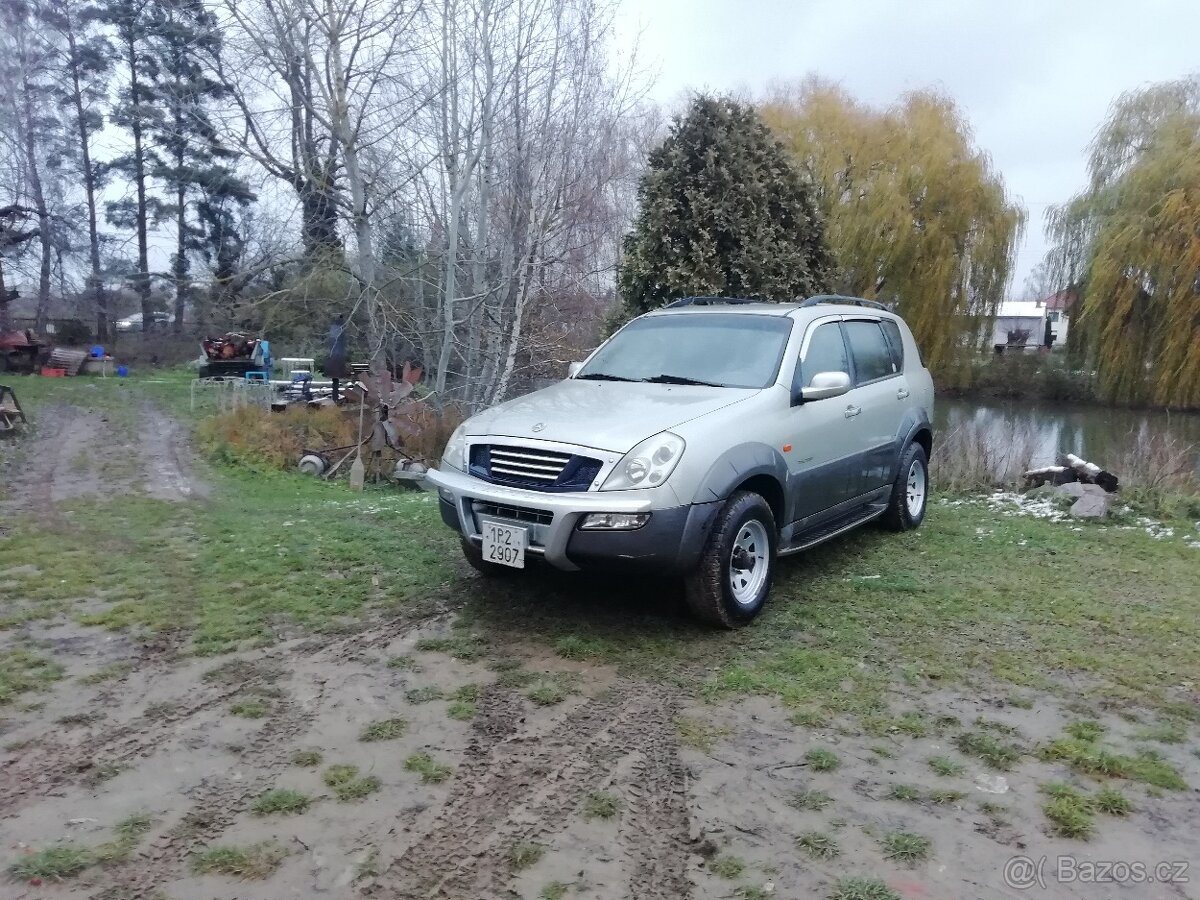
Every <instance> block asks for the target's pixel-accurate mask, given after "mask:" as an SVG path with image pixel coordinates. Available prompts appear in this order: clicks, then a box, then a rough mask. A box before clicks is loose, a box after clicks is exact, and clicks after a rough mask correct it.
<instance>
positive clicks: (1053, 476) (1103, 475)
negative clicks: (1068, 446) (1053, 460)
mask: <svg viewBox="0 0 1200 900" xmlns="http://www.w3.org/2000/svg"><path fill="white" fill-rule="evenodd" d="M1024 478H1025V489H1026V490H1032V489H1033V488H1038V487H1041V486H1042V485H1044V484H1054V485H1059V484H1070V483H1071V482H1073V481H1078V482H1081V483H1083V484H1095V485H1099V486H1100V487H1102V488H1104V490H1105V491H1106V492H1108V493H1110V494H1112V493H1115V492H1116V491H1117V489H1118V488H1119V487H1120V479H1119V478H1117V476H1116V475H1114V474H1113V473H1112V472H1109V471H1107V470H1105V469H1102V468H1100V467H1099V466H1098V465H1096V464H1095V463H1091V462H1088V461H1087V460H1085V459H1083V458H1081V457H1078V456H1076V455H1075V454H1074V453H1062V454H1059V456H1058V465H1055V466H1043V467H1042V468H1040V469H1030V470H1029V471H1028V472H1026V473H1025V475H1024Z"/></svg>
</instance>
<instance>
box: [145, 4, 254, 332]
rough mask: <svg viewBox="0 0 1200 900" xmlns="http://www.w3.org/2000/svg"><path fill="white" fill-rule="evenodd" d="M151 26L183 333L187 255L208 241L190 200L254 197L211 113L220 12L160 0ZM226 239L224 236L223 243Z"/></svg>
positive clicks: (221, 224)
mask: <svg viewBox="0 0 1200 900" xmlns="http://www.w3.org/2000/svg"><path fill="white" fill-rule="evenodd" d="M150 29H151V35H152V37H151V40H150V42H149V47H150V53H151V54H152V56H153V58H154V60H155V63H156V70H157V76H158V78H157V90H156V95H157V97H158V98H159V101H160V102H161V104H162V111H163V115H162V118H161V119H160V120H159V121H158V122H157V123H156V125H155V127H154V129H153V131H152V138H151V139H152V141H153V144H154V146H155V147H156V148H157V149H158V151H159V152H158V155H157V165H156V166H155V168H154V170H153V174H154V176H155V178H157V179H158V180H159V181H160V182H161V183H162V184H163V185H164V186H165V188H166V194H167V201H166V202H165V203H159V204H156V206H157V210H156V211H157V213H158V215H159V216H160V217H161V218H164V219H165V218H168V217H169V218H171V219H172V220H173V222H174V226H175V229H174V230H175V251H174V253H173V254H172V259H171V277H172V280H173V282H174V286H175V331H176V332H178V331H180V329H181V328H182V326H183V319H184V312H185V309H186V307H187V305H188V301H189V299H191V294H192V286H191V266H190V263H189V255H190V254H191V253H193V252H195V251H199V250H201V249H203V248H204V246H205V244H204V241H205V232H204V227H203V226H204V223H202V222H201V221H200V219H199V218H198V217H197V215H195V214H191V215H190V214H189V212H190V210H189V206H190V200H191V198H192V197H193V196H196V195H198V194H199V193H200V192H201V191H203V192H204V194H205V195H206V196H207V197H208V198H209V200H210V202H215V204H216V205H215V209H221V208H223V207H224V206H225V203H226V201H230V202H232V203H234V204H235V205H236V204H237V203H247V202H249V201H250V200H251V199H253V195H252V194H251V193H250V190H249V188H248V187H247V186H246V185H245V184H244V183H243V182H241V181H240V180H239V179H237V178H236V177H235V176H234V174H233V172H232V170H231V169H230V168H229V167H228V166H227V165H226V164H225V163H226V162H227V161H229V160H231V159H232V158H233V156H234V154H233V153H232V152H231V151H230V150H229V149H227V148H226V147H224V146H223V145H222V143H221V141H220V140H219V138H218V136H217V131H216V128H215V126H214V125H213V122H212V118H211V115H210V111H209V108H210V105H211V104H212V103H213V102H214V101H217V100H219V99H221V98H222V97H223V96H224V94H225V89H224V87H223V86H222V85H221V83H220V82H219V81H217V80H216V79H215V78H213V77H212V76H211V75H210V73H209V70H208V63H209V61H210V60H213V59H217V58H219V56H220V50H221V42H220V37H219V35H218V32H217V22H216V18H215V17H214V16H213V15H212V13H210V12H209V11H208V10H207V9H206V8H205V6H204V4H203V2H201V0H155V2H154V4H153V6H152V7H151V12H150ZM209 224H211V225H213V226H214V227H217V228H218V229H221V230H228V222H227V221H226V220H224V219H222V218H221V217H219V216H218V217H217V218H216V219H213V218H212V217H211V216H210V223H209ZM224 241H225V238H221V239H220V241H219V243H223V242H224ZM218 255H220V254H218Z"/></svg>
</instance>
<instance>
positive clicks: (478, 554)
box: [462, 538, 521, 578]
mask: <svg viewBox="0 0 1200 900" xmlns="http://www.w3.org/2000/svg"><path fill="white" fill-rule="evenodd" d="M462 552H463V558H464V559H466V561H467V562H468V563H470V564H471V568H472V569H474V570H475V571H476V572H478V573H479V574H480V575H482V576H484V577H485V578H505V577H509V576H511V575H512V574H513V573H514V572H519V571H521V570H520V569H514V568H513V567H512V566H501V565H498V564H496V563H494V562H488V561H487V560H486V559H484V558H483V548H482V547H476V546H475V545H474V544H472V543H471V542H470V541H468V540H467V539H466V538H463V539H462Z"/></svg>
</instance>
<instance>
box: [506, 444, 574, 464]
mask: <svg viewBox="0 0 1200 900" xmlns="http://www.w3.org/2000/svg"><path fill="white" fill-rule="evenodd" d="M492 456H504V457H507V458H509V459H522V460H524V459H528V460H531V461H534V462H542V463H553V464H555V465H559V466H562V465H566V462H567V460H569V459H570V458H571V456H570V454H567V453H562V454H558V453H555V454H543V453H526V452H525V451H520V452H518V451H516V450H502V449H500V448H499V447H493V448H492Z"/></svg>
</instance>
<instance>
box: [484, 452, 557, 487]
mask: <svg viewBox="0 0 1200 900" xmlns="http://www.w3.org/2000/svg"><path fill="white" fill-rule="evenodd" d="M489 451H490V456H491V463H492V474H493V475H510V476H512V477H514V478H527V479H535V480H537V481H546V482H553V481H557V480H558V476H559V475H561V474H562V471H563V469H565V468H566V467H567V463H569V462H570V461H571V454H569V453H552V452H550V451H548V450H525V449H523V448H518V447H498V446H495V445H492V446H491V447H489Z"/></svg>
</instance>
